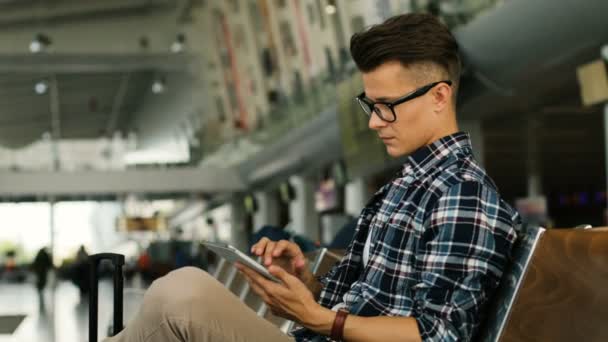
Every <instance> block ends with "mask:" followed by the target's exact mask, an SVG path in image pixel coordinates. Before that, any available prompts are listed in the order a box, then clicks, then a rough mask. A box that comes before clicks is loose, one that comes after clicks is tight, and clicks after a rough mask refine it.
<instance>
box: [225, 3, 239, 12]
mask: <svg viewBox="0 0 608 342" xmlns="http://www.w3.org/2000/svg"><path fill="white" fill-rule="evenodd" d="M239 1H240V0H230V1H228V3H229V4H230V10H231V11H232V12H234V13H239Z"/></svg>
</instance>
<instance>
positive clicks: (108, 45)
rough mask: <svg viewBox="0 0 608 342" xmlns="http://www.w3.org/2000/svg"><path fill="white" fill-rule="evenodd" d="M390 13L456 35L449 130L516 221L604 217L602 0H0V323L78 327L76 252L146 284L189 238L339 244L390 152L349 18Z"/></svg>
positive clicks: (30, 336)
mask: <svg viewBox="0 0 608 342" xmlns="http://www.w3.org/2000/svg"><path fill="white" fill-rule="evenodd" d="M407 12H429V13H432V14H434V15H436V16H437V17H439V18H440V19H441V20H442V21H443V22H444V23H445V24H446V25H448V26H449V27H450V29H451V30H452V31H453V33H454V34H455V36H456V38H457V40H458V42H459V44H460V46H461V50H462V55H463V59H464V74H463V76H462V83H461V89H460V94H459V96H460V98H459V103H458V106H459V107H458V116H459V120H460V126H461V129H462V130H465V131H467V132H469V133H470V135H471V138H472V141H473V144H474V148H475V152H476V158H477V159H478V160H479V161H480V162H481V164H482V165H484V166H485V167H486V169H487V170H488V173H489V175H490V176H491V177H492V178H493V179H494V180H495V181H496V183H497V184H498V186H499V189H500V190H501V193H502V195H503V196H504V198H505V200H506V201H508V202H509V203H511V204H512V205H513V206H515V207H516V208H517V209H518V210H519V211H520V213H521V214H522V216H523V217H524V219H525V220H526V222H527V224H540V225H543V226H545V227H548V228H555V229H560V228H561V229H568V228H572V227H575V226H578V225H582V224H590V225H593V226H601V225H605V224H606V220H607V217H608V215H607V211H606V205H607V203H606V178H607V167H606V148H605V147H606V142H607V141H608V140H607V138H606V137H607V136H608V135H607V129H608V128H607V127H608V126H606V122H607V121H606V117H607V115H608V109H607V108H608V107H606V105H605V104H606V101H607V100H608V80H607V79H608V74H607V72H606V61H607V60H608V24H606V13H608V2H606V1H604V0H587V1H569V0H537V1H526V0H229V1H223V0H88V1H81V0H53V1H51V0H0V218H1V222H2V224H1V225H0V341H60V342H71V341H84V340H86V339H87V335H86V331H87V330H86V329H87V310H88V309H87V308H88V303H87V299H86V295H87V293H88V288H89V284H88V282H87V281H86V279H87V278H86V274H87V270H86V257H87V255H88V254H92V253H98V252H115V253H122V254H125V255H126V257H127V265H126V268H125V275H126V277H127V282H128V285H129V286H131V287H134V288H139V289H145V288H146V287H147V286H148V285H149V284H150V282H151V281H153V280H154V279H156V278H158V277H160V276H162V275H164V274H166V273H167V272H169V271H170V270H172V269H175V268H177V267H181V266H185V265H194V266H197V267H201V268H204V269H209V268H213V265H214V262H215V261H214V260H213V259H214V258H213V255H210V254H209V253H208V252H207V251H205V250H203V249H201V248H200V247H199V244H198V241H200V240H203V239H204V240H211V241H222V242H229V243H231V244H233V245H235V246H237V247H239V248H241V249H243V250H245V249H247V248H248V246H249V245H250V244H251V242H252V241H255V240H256V239H257V238H259V237H261V236H273V237H277V238H290V239H293V240H294V241H296V242H298V243H299V244H300V246H302V248H303V249H305V250H312V249H314V248H317V247H319V246H332V247H335V248H344V246H345V245H346V244H347V243H348V242H349V241H350V238H351V237H352V232H353V230H352V229H353V225H352V220H353V218H355V217H356V216H357V215H358V214H359V212H360V210H361V209H362V208H363V206H364V205H365V203H366V202H367V200H368V199H369V197H370V196H371V194H373V192H375V191H376V190H377V189H378V188H379V187H380V186H381V185H382V184H383V183H384V182H386V181H387V180H388V179H390V178H391V177H392V175H393V174H394V173H395V172H396V171H397V170H399V167H400V164H401V163H402V162H403V160H393V159H390V158H389V157H388V155H387V154H386V152H385V149H384V146H383V144H382V142H381V141H380V140H378V139H377V137H376V135H375V134H374V133H373V132H371V131H369V130H368V128H367V117H366V116H365V115H364V114H362V112H361V111H360V109H359V108H358V105H357V104H356V103H355V102H354V101H353V98H354V96H355V95H356V94H358V93H360V91H361V89H362V83H361V80H360V76H359V75H358V73H357V70H356V67H355V66H354V63H353V62H352V60H351V58H350V55H349V41H350V36H351V35H352V34H353V33H355V32H358V31H361V30H363V29H365V28H366V27H368V26H370V25H373V24H376V23H380V22H382V21H383V20H384V19H386V18H388V17H390V16H393V15H396V14H401V13H407ZM49 271H50V272H49ZM102 273H103V272H102ZM107 273H108V272H106V274H107ZM100 291H101V303H100V330H102V331H103V332H104V333H105V330H104V329H105V327H106V326H107V324H106V323H107V322H109V317H110V312H111V284H110V283H109V282H105V283H102V285H101V290H100Z"/></svg>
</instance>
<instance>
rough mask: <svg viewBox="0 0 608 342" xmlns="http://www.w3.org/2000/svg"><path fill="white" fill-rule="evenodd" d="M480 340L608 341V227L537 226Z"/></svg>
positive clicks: (519, 248) (519, 251)
mask: <svg viewBox="0 0 608 342" xmlns="http://www.w3.org/2000/svg"><path fill="white" fill-rule="evenodd" d="M515 248H516V249H515V253H514V256H515V259H514V263H513V264H512V265H511V268H510V270H509V271H508V272H507V273H505V276H504V277H503V280H502V282H501V286H500V287H499V290H498V292H497V294H496V296H495V297H494V302H493V305H492V306H490V309H489V311H488V312H489V313H490V315H489V318H488V320H487V321H486V322H485V324H484V325H483V326H482V329H481V330H480V332H479V334H478V337H477V341H484V342H485V341H491V342H494V341H501V342H503V341H505V342H510V341H552V342H554V341H557V342H559V341H579V340H584V341H608V325H606V324H605V320H606V317H608V228H594V229H551V230H544V229H542V228H537V229H532V230H531V231H529V232H528V234H526V235H525V236H524V237H522V239H520V241H519V242H518V244H517V245H516V247H515Z"/></svg>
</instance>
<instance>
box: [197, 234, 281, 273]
mask: <svg viewBox="0 0 608 342" xmlns="http://www.w3.org/2000/svg"><path fill="white" fill-rule="evenodd" d="M201 243H202V244H203V245H204V246H205V247H207V248H209V249H210V250H211V251H213V252H215V253H216V254H217V255H219V256H221V257H222V258H224V259H226V260H228V261H229V262H232V263H234V262H237V261H238V262H240V263H241V264H243V265H245V266H247V267H249V268H251V269H253V270H254V271H257V272H258V273H259V274H261V275H262V276H264V277H266V278H267V279H270V280H272V281H274V282H277V283H280V282H281V281H280V280H279V279H278V278H276V277H275V276H273V275H272V274H270V272H268V270H267V269H266V267H264V266H263V265H261V264H260V263H259V262H257V261H255V260H253V259H252V258H250V257H249V256H248V255H247V254H245V253H243V252H241V251H239V250H238V249H236V247H234V246H231V245H229V244H225V243H215V242H208V241H203V242H201Z"/></svg>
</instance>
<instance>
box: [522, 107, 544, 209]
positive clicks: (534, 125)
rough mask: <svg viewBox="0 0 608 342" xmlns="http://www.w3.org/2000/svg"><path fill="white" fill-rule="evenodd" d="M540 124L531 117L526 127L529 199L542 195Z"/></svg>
mask: <svg viewBox="0 0 608 342" xmlns="http://www.w3.org/2000/svg"><path fill="white" fill-rule="evenodd" d="M539 126H540V123H539V121H538V119H536V118H534V117H531V118H529V119H528V120H527V127H526V132H525V134H526V142H527V144H526V145H527V152H526V157H527V158H526V164H527V170H528V197H537V196H541V194H542V186H541V179H540V175H541V169H540V165H539V162H538V158H539V148H538V145H539V144H538V132H539Z"/></svg>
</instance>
